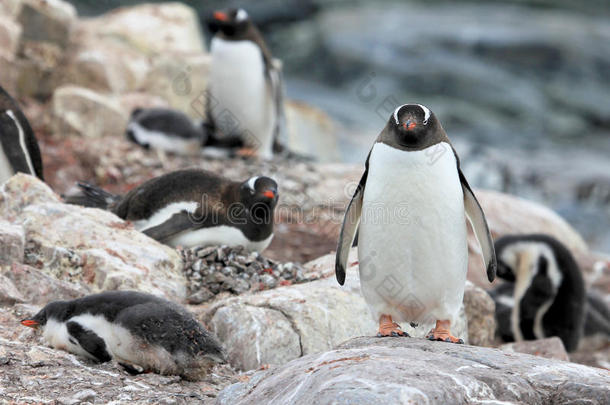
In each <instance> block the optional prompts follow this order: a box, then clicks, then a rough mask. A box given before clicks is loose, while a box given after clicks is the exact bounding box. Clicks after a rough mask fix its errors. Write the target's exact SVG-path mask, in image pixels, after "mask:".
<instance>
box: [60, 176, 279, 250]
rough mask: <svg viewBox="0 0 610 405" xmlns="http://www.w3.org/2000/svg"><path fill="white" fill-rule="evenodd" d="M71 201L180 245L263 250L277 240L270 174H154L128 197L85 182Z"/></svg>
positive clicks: (275, 188) (274, 191) (275, 191)
mask: <svg viewBox="0 0 610 405" xmlns="http://www.w3.org/2000/svg"><path fill="white" fill-rule="evenodd" d="M79 187H80V188H81V190H82V195H78V196H69V197H66V198H65V200H66V202H68V203H70V204H78V205H83V206H87V207H95V208H102V209H106V210H109V211H111V212H113V213H114V214H116V215H117V216H118V217H120V218H122V219H124V220H126V221H130V222H132V223H133V225H134V227H135V228H136V229H137V230H139V231H141V232H143V233H145V234H146V235H148V236H150V237H151V238H153V239H155V240H157V241H159V242H162V243H165V244H166V245H169V246H172V247H177V246H182V247H193V246H206V245H228V246H243V247H245V248H246V249H248V250H252V251H258V252H262V251H263V250H265V249H266V248H267V246H269V244H270V243H271V240H272V239H273V224H274V210H275V207H276V205H277V201H278V198H279V195H278V186H277V183H276V182H275V181H274V180H273V179H271V178H269V177H264V176H255V177H251V178H249V179H247V180H245V181H243V182H238V181H232V180H229V179H226V178H224V177H221V176H218V175H216V174H214V173H212V172H208V171H205V170H199V169H187V170H178V171H175V172H172V173H168V174H165V175H162V176H159V177H155V178H153V179H150V180H148V181H146V182H144V183H142V184H141V185H139V186H138V187H136V188H134V189H133V190H131V191H130V192H129V193H127V194H126V195H124V196H119V195H114V194H111V193H108V192H106V191H104V190H102V189H99V188H97V187H94V186H91V185H88V184H83V183H79Z"/></svg>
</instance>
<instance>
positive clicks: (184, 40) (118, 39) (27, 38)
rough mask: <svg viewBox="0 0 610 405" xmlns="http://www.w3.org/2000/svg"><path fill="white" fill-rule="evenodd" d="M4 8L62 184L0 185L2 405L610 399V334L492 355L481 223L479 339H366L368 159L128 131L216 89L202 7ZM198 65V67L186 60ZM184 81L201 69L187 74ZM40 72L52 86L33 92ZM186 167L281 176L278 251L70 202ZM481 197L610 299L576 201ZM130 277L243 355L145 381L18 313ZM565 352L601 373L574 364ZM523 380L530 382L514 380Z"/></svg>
mask: <svg viewBox="0 0 610 405" xmlns="http://www.w3.org/2000/svg"><path fill="white" fill-rule="evenodd" d="M22 3H23V4H22ZM18 6H19V7H25V8H21V9H20V8H19V7H18ZM19 10H21V11H19ZM23 10H26V11H23ZM3 13H4V15H5V16H8V17H9V18H4V19H0V51H1V52H0V63H3V64H5V65H3V66H8V68H7V69H3V70H1V71H0V81H1V82H2V83H3V84H4V83H5V81H6V80H9V83H11V84H12V85H13V89H11V90H12V91H15V92H16V93H15V94H17V95H19V96H20V97H19V98H20V100H21V101H22V105H23V106H24V111H25V113H26V115H27V116H28V117H29V119H30V121H31V122H32V125H33V127H34V129H35V132H36V134H37V136H38V138H39V141H40V146H41V150H42V154H43V161H44V165H45V178H46V183H47V184H44V183H42V182H40V181H39V180H37V179H34V178H32V177H29V176H25V175H17V176H15V177H13V178H12V179H10V180H9V181H7V182H6V183H5V184H3V185H0V401H6V402H9V403H10V402H16V403H70V404H73V403H87V402H88V403H106V402H110V401H117V402H118V403H146V402H151V401H154V402H159V403H215V402H217V403H228V402H232V403H233V402H235V403H253V402H254V403H256V402H260V401H261V400H262V401H264V402H273V401H275V402H278V403H280V402H282V401H283V402H285V403H292V402H294V401H300V402H305V403H309V402H316V401H317V402H320V403H325V402H327V399H328V398H330V397H329V396H333V398H336V396H337V395H341V396H342V398H351V399H353V400H354V401H360V402H361V403H370V402H379V401H386V400H392V401H395V402H400V401H402V400H404V401H407V400H409V399H411V400H421V399H424V398H428V399H429V400H430V401H432V402H438V401H437V400H441V399H442V400H445V402H454V401H457V402H459V401H471V402H476V401H506V402H509V403H511V402H514V403H549V402H551V403H553V402H557V403H566V402H569V401H571V400H573V399H575V398H582V399H583V400H587V401H589V403H606V402H607V400H608V395H609V393H608V384H609V381H608V373H607V370H602V368H604V367H605V368H606V369H607V368H608V364H609V362H610V353H609V352H610V344H609V343H608V342H607V341H602V342H598V343H596V345H593V344H589V343H588V342H587V343H586V344H584V345H583V346H584V347H583V350H581V351H579V352H577V353H571V354H570V355H569V356H568V354H567V353H565V351H564V350H563V347H562V345H561V342H557V341H556V340H555V341H553V342H547V341H545V342H533V343H524V344H518V345H511V346H508V347H503V348H502V350H503V351H499V350H497V349H491V348H489V347H495V346H499V342H496V341H495V338H494V329H495V321H494V304H493V301H492V300H491V298H490V297H489V295H488V294H487V293H486V292H485V291H484V289H488V288H490V287H491V286H490V284H489V283H488V282H487V281H486V278H485V274H484V271H483V270H482V269H483V267H482V263H481V259H480V258H479V255H478V253H479V251H478V247H477V245H476V242H475V240H474V237H473V235H470V240H469V251H470V253H471V254H470V263H469V274H468V278H469V280H470V283H468V284H467V288H466V293H465V297H464V303H463V308H461V311H460V315H459V320H458V322H457V323H456V325H455V326H454V330H453V331H454V333H456V334H457V335H459V336H460V337H463V338H464V339H465V340H466V342H467V343H469V344H470V345H476V347H475V346H453V345H448V344H445V343H440V342H427V341H425V340H423V339H421V336H423V335H424V334H426V333H427V332H428V330H429V327H430V325H427V324H426V325H423V324H422V325H420V326H419V327H418V328H411V327H410V326H408V325H403V326H404V328H405V329H406V330H408V331H409V333H410V334H411V335H412V336H414V337H413V338H410V339H373V338H359V339H356V340H353V338H355V337H358V336H371V335H374V334H375V331H376V323H375V322H374V321H373V319H372V317H371V316H370V314H369V309H368V307H367V305H366V303H365V302H364V299H363V298H362V295H361V294H360V291H359V279H358V261H357V257H356V254H355V253H356V252H355V250H354V251H352V252H351V256H350V260H349V264H350V267H349V269H348V271H347V274H348V278H347V283H346V286H345V287H343V288H341V287H339V286H338V284H337V283H336V282H335V280H334V270H333V269H334V267H333V265H334V255H333V254H332V251H333V250H334V249H335V247H336V240H337V235H338V231H339V226H340V223H341V220H342V217H343V213H344V211H345V207H346V204H347V202H348V201H349V198H350V196H351V193H352V192H353V189H354V187H355V185H356V184H357V183H356V182H357V181H358V179H359V178H360V175H361V170H362V168H361V167H360V166H359V165H345V164H331V163H319V162H313V161H306V160H303V159H299V160H291V159H287V158H285V157H277V158H275V159H273V160H271V161H258V160H245V159H215V158H209V157H203V156H200V155H193V156H175V155H167V154H163V153H158V152H155V151H147V150H143V149H140V148H138V147H136V146H135V145H133V144H130V143H129V142H127V141H126V140H125V139H124V137H123V135H122V134H123V129H124V125H125V122H126V119H127V116H128V111H129V110H130V109H131V108H132V107H134V106H136V105H169V106H171V107H174V108H181V109H183V110H185V111H188V112H189V113H190V114H191V115H192V116H194V117H197V116H198V115H197V114H198V108H199V107H201V106H200V105H198V104H197V103H194V104H193V101H196V100H198V98H197V96H198V94H199V93H197V92H198V91H203V90H201V89H205V81H206V75H205V70H206V68H207V63H208V60H207V54H206V52H205V46H204V44H203V42H202V41H201V38H200V36H199V35H198V33H197V30H198V26H197V23H196V18H195V17H194V14H193V12H192V10H191V9H189V8H188V7H186V6H184V5H179V4H172V5H163V6H140V7H137V8H134V9H124V10H121V11H117V12H114V13H111V14H108V15H105V16H102V17H98V18H96V19H93V20H91V21H87V23H86V24H85V23H84V21H83V19H79V18H77V16H76V15H75V13H74V10H73V9H72V8H71V7H70V6H69V5H66V4H65V3H63V2H61V1H59V0H56V1H53V2H38V1H36V0H8V1H7V2H2V3H0V14H3ZM33 16H34V17H33ZM135 17H137V18H136V19H135V20H137V21H141V20H146V21H148V24H150V26H149V28H148V30H149V31H155V35H152V36H151V37H147V36H143V35H141V32H140V31H139V29H140V28H141V26H139V25H138V24H136V23H134V21H135V20H134V18H135ZM33 18H38V19H42V20H41V21H43V22H44V24H43V26H44V27H46V28H45V29H47V30H48V32H46V33H45V35H46V38H47V40H41V38H38V37H35V36H34V33H33V32H32V31H31V30H30V26H29V25H28V24H27V23H28V21H31V19H33ZM150 27H152V28H150ZM185 66H187V67H189V68H190V70H188V71H182V69H183V68H184V67H185ZM181 74H183V75H182V76H180V75H181ZM185 75H186V76H185ZM176 78H179V79H180V80H182V79H184V80H186V81H188V80H191V82H189V83H190V84H189V85H188V86H186V87H179V86H178V84H177V82H176V81H175V79H176ZM32 80H36V81H37V82H38V83H41V85H40V86H38V87H32V86H31V85H29V83H31V81H32ZM185 83H186V82H185ZM43 84H44V85H43ZM183 84H184V83H183ZM176 86H178V87H176ZM186 89H189V91H188V92H187V91H186ZM196 107H197V108H196ZM291 108H292V110H291V111H292V112H291V114H292V122H293V123H294V122H296V123H298V125H294V126H293V129H292V138H289V139H295V138H299V137H298V136H296V135H295V133H296V132H294V131H297V130H301V131H308V133H309V134H312V136H311V137H309V138H308V139H312V141H311V143H309V144H307V145H298V144H294V143H291V145H296V147H295V149H298V150H299V151H300V152H302V153H305V154H307V151H308V150H311V148H312V147H314V146H315V147H317V148H323V149H324V150H328V151H330V152H329V154H328V155H327V156H330V155H332V150H333V141H332V139H334V138H333V136H332V135H330V134H331V133H332V131H333V130H332V127H333V125H332V122H331V123H329V121H330V120H329V119H328V117H325V116H324V115H323V114H320V112H319V111H316V110H315V109H310V108H309V107H307V106H304V105H298V104H294V105H293V106H292V107H291ZM295 128H296V129H295ZM313 134H317V135H315V136H314V135H313ZM306 138H307V137H306ZM329 139H331V141H329ZM291 142H292V141H291ZM321 145H323V146H321ZM335 147H336V145H335ZM185 167H199V168H203V169H207V170H211V171H214V172H217V173H223V174H224V175H225V176H227V177H229V178H232V179H235V180H245V179H246V178H248V177H250V176H253V175H261V174H263V175H268V176H271V177H273V178H274V179H276V180H277V182H278V184H279V185H280V200H279V205H278V208H277V209H276V228H275V238H274V240H273V242H272V244H271V246H270V247H269V248H268V249H267V250H266V251H265V252H263V253H262V254H260V255H259V254H250V253H247V252H243V251H241V250H239V249H227V248H222V247H213V248H205V247H201V248H194V249H188V250H175V249H171V248H168V247H167V246H164V245H161V244H159V243H157V242H156V241H154V240H152V239H150V238H148V237H146V236H144V235H143V234H141V233H139V232H137V231H135V230H134V229H133V228H132V226H131V225H130V224H129V223H126V222H124V221H122V220H120V219H119V218H117V217H115V216H114V215H112V214H110V213H107V212H103V211H100V210H96V209H89V208H82V207H77V206H69V205H66V204H64V203H63V202H62V199H61V194H66V193H70V192H73V191H74V188H73V187H74V182H75V181H77V180H84V181H88V182H92V183H94V184H97V185H99V186H102V187H104V188H106V189H107V190H109V191H111V192H115V193H125V192H127V191H128V190H130V189H131V188H133V187H135V186H136V185H138V184H140V183H141V182H143V181H145V180H147V179H149V178H152V177H155V176H158V175H161V174H163V173H167V172H169V171H172V170H176V169H180V168H185ZM477 195H478V197H479V200H480V202H481V204H482V206H483V208H484V210H485V212H486V214H487V218H488V220H489V225H490V228H491V231H492V234H493V236H494V237H498V236H501V235H504V234H507V233H516V232H517V233H518V232H522V233H529V232H545V233H549V234H551V235H554V236H555V237H557V238H558V239H559V240H561V241H562V242H564V243H565V244H566V245H567V246H568V247H570V249H571V250H572V251H573V252H574V254H575V255H576V256H577V259H578V261H579V264H580V265H581V267H582V270H583V273H584V275H585V278H586V280H587V285H588V286H589V287H590V288H595V289H597V290H599V291H601V292H602V293H603V294H605V296H606V299H607V298H608V297H609V296H610V268H609V267H608V266H606V265H605V264H604V263H605V262H606V261H607V260H608V259H609V258H608V257H607V256H602V255H598V254H594V253H591V252H590V251H589V249H588V247H587V245H586V243H585V242H584V241H583V239H582V237H581V236H580V235H579V234H578V233H577V232H576V231H574V230H573V229H572V228H571V227H570V225H568V224H567V223H566V222H565V221H564V220H563V219H561V218H560V217H559V216H558V215H557V214H555V213H554V212H552V211H550V210H549V209H547V208H545V207H543V206H541V205H538V204H534V203H531V202H529V201H525V200H521V199H517V198H515V197H511V196H508V195H505V194H501V193H495V192H490V191H483V190H479V191H477ZM410 215H416V213H410ZM329 253H330V254H329ZM114 289H137V290H141V291H146V292H150V293H154V294H158V295H162V296H165V297H167V298H169V299H171V300H173V301H176V302H179V303H182V304H185V305H187V304H191V305H189V306H188V308H189V310H190V311H192V312H193V313H194V314H195V315H196V316H197V317H198V319H199V320H200V321H201V322H202V323H203V324H204V325H205V326H206V327H207V328H208V329H210V330H212V331H213V332H214V333H215V334H216V335H218V336H219V338H220V340H221V341H222V342H223V344H224V346H225V348H226V350H227V353H228V357H229V362H230V364H229V365H226V366H222V367H217V368H216V369H215V370H214V371H213V373H212V374H210V375H209V377H208V378H207V379H205V380H204V381H201V382H197V383H192V382H185V381H181V380H180V379H179V378H177V377H167V376H158V375H155V374H145V375H140V376H135V377H134V376H130V375H128V374H127V373H125V372H124V371H123V370H122V369H121V368H120V367H119V366H117V365H116V364H114V363H107V364H102V365H100V364H93V363H89V362H87V361H85V360H83V359H81V358H77V357H75V356H73V355H70V354H67V353H64V352H61V351H55V350H51V349H49V348H47V347H45V346H44V344H43V342H42V340H41V339H40V336H38V335H37V334H36V333H34V331H32V330H30V329H27V328H24V327H22V326H21V325H20V324H19V320H21V319H23V318H24V317H27V316H29V315H31V314H33V313H34V312H36V311H37V310H38V309H39V308H40V306H41V305H44V304H46V303H47V302H49V301H53V300H58V299H71V298H75V297H79V296H82V295H85V294H88V293H91V292H98V291H103V290H114ZM350 339H352V340H350ZM543 349H544V350H543ZM517 352H525V353H530V354H536V355H540V356H538V357H533V356H526V355H521V354H518V353H517ZM542 357H546V359H545V358H542ZM407 359H408V360H407ZM413 359H416V361H413ZM566 359H571V360H572V361H578V362H581V363H583V364H587V365H589V366H593V367H587V366H583V365H575V364H573V363H568V362H564V361H559V360H566ZM388 371H389V372H388ZM507 379H508V380H510V382H511V384H509V385H506V384H504V382H505V381H506V380H507ZM331 384H333V385H332V386H331ZM371 384H372V385H371ZM506 387H508V388H506ZM511 387H512V389H511ZM551 387H559V388H557V390H555V391H553V392H552V390H551Z"/></svg>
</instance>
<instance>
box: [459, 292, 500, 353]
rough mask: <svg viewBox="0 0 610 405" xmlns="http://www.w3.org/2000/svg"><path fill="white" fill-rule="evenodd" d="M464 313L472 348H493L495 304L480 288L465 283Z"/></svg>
mask: <svg viewBox="0 0 610 405" xmlns="http://www.w3.org/2000/svg"><path fill="white" fill-rule="evenodd" d="M464 311H465V312H466V318H467V319H468V341H469V343H470V344H471V345H473V346H493V343H494V340H495V334H496V317H495V315H496V314H495V311H496V304H495V302H494V300H493V299H492V298H491V296H490V295H489V294H488V293H487V292H486V291H485V290H483V289H482V288H479V287H477V286H475V285H474V284H472V283H471V282H470V281H466V288H465V290H464Z"/></svg>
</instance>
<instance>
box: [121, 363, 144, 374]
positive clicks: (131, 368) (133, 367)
mask: <svg viewBox="0 0 610 405" xmlns="http://www.w3.org/2000/svg"><path fill="white" fill-rule="evenodd" d="M119 366H121V367H123V368H124V369H125V371H127V372H128V373H129V374H131V375H138V374H143V373H145V372H146V371H145V370H144V368H142V367H141V366H138V365H137V364H129V363H119Z"/></svg>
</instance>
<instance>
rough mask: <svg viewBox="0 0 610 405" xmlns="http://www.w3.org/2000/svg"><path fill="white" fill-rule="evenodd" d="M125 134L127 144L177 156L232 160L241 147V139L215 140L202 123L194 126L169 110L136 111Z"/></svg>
mask: <svg viewBox="0 0 610 405" xmlns="http://www.w3.org/2000/svg"><path fill="white" fill-rule="evenodd" d="M125 134H126V137H127V139H128V140H130V141H131V142H133V143H135V144H137V145H140V146H142V147H143V148H145V149H155V150H161V151H165V152H169V153H175V154H180V155H197V154H200V153H202V154H204V155H206V156H216V157H231V156H233V155H234V154H235V153H236V151H237V150H238V149H239V148H241V147H243V146H244V144H243V141H242V140H241V139H240V138H237V137H223V138H217V137H216V136H215V134H213V133H209V131H207V129H206V125H205V123H203V122H200V123H196V122H194V121H193V120H191V118H190V117H188V116H187V115H186V114H184V113H182V112H180V111H177V110H172V109H169V108H136V109H135V110H133V112H132V113H131V117H130V118H129V123H128V124H127V129H126V132H125ZM202 148H204V149H203V150H202Z"/></svg>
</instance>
